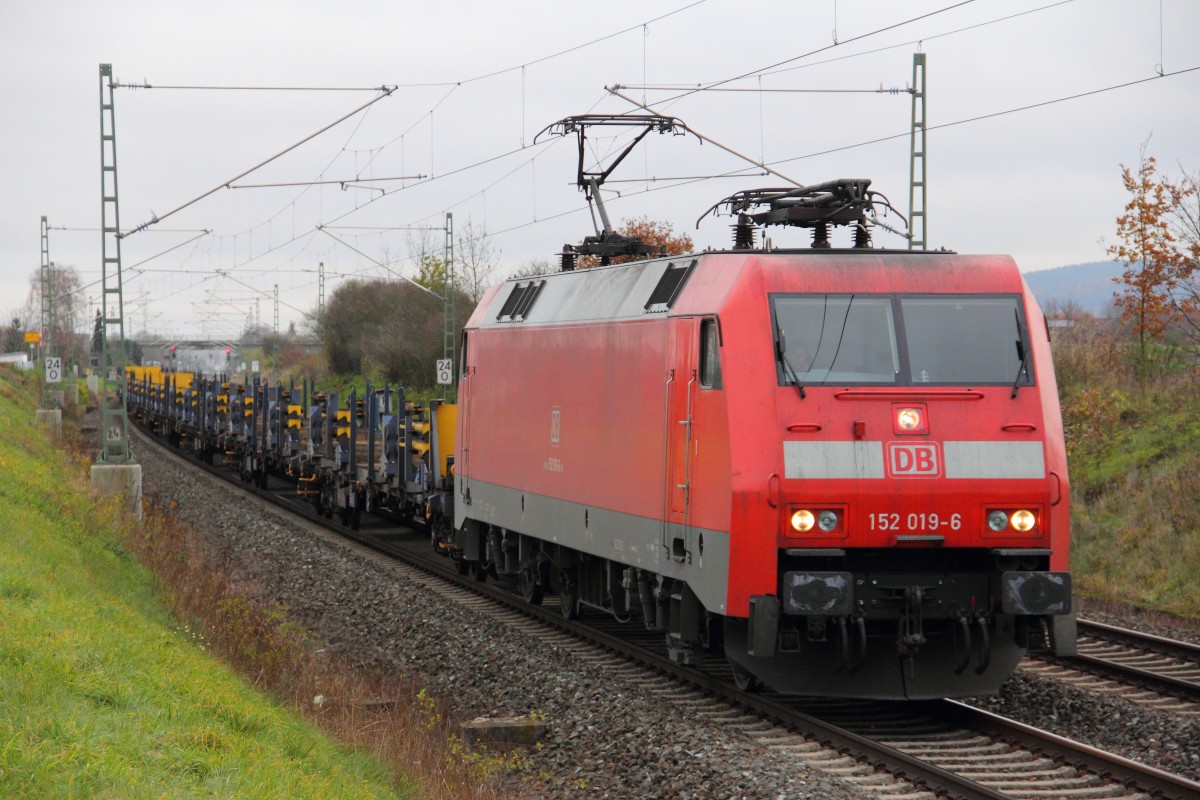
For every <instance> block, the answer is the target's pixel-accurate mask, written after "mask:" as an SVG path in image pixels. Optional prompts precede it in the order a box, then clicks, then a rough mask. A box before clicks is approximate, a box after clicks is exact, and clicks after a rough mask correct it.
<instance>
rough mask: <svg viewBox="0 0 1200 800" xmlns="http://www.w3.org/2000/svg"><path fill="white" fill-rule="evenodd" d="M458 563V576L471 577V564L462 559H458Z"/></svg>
mask: <svg viewBox="0 0 1200 800" xmlns="http://www.w3.org/2000/svg"><path fill="white" fill-rule="evenodd" d="M457 561H458V574H459V575H470V574H471V562H470V561H465V560H463V559H461V558H460V559H458V560H457Z"/></svg>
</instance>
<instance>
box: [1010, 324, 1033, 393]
mask: <svg viewBox="0 0 1200 800" xmlns="http://www.w3.org/2000/svg"><path fill="white" fill-rule="evenodd" d="M1013 316H1014V317H1016V318H1017V359H1018V360H1019V361H1020V362H1021V363H1020V364H1019V365H1018V366H1017V377H1016V378H1014V379H1013V387H1012V394H1011V395H1009V397H1010V398H1015V397H1016V396H1017V392H1018V391H1020V390H1021V376H1022V375H1026V374H1028V373H1027V370H1028V363H1029V354H1028V353H1026V352H1025V327H1024V326H1023V325H1022V324H1021V315H1020V313H1019V312H1018V311H1017V310H1016V309H1015V308H1014V309H1013Z"/></svg>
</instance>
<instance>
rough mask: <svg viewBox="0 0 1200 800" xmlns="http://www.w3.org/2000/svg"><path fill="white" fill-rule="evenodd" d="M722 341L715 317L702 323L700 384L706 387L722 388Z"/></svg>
mask: <svg viewBox="0 0 1200 800" xmlns="http://www.w3.org/2000/svg"><path fill="white" fill-rule="evenodd" d="M720 345H721V341H720V332H719V331H718V329H717V321H716V320H715V319H706V320H703V321H702V322H701V323H700V385H701V386H702V387H703V388H705V389H720V388H721V347H720Z"/></svg>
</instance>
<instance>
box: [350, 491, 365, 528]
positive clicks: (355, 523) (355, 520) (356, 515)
mask: <svg viewBox="0 0 1200 800" xmlns="http://www.w3.org/2000/svg"><path fill="white" fill-rule="evenodd" d="M364 502H366V501H364V500H363V499H362V498H359V501H358V503H357V504H356V505H355V506H354V512H353V513H352V514H351V515H350V530H354V531H356V530H358V528H359V526H360V525H362V507H363V503H364Z"/></svg>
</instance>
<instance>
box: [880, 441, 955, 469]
mask: <svg viewBox="0 0 1200 800" xmlns="http://www.w3.org/2000/svg"><path fill="white" fill-rule="evenodd" d="M887 464H888V472H889V473H890V474H891V476H892V477H893V478H940V477H942V455H941V450H940V448H939V446H938V444H937V442H922V443H921V444H907V443H901V442H888V446H887Z"/></svg>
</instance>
